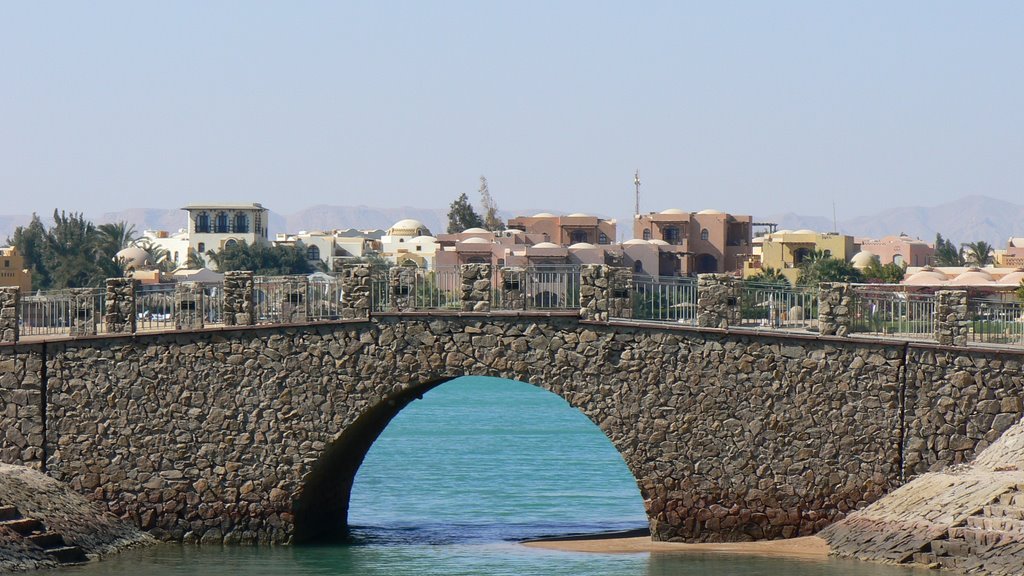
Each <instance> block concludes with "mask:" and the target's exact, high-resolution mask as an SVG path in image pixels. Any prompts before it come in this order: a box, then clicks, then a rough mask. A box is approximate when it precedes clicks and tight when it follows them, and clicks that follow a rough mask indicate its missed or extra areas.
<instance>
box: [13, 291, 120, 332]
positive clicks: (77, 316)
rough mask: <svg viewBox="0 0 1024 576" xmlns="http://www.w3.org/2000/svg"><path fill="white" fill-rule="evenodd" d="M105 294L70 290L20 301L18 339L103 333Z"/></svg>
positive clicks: (30, 296)
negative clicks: (23, 337) (20, 336)
mask: <svg viewBox="0 0 1024 576" xmlns="http://www.w3.org/2000/svg"><path fill="white" fill-rule="evenodd" d="M105 297H106V291H105V289H103V288H70V289H64V290H47V291H39V292H36V293H34V294H30V295H26V296H23V297H21V298H20V303H19V306H18V327H19V332H20V334H21V335H22V336H59V335H70V336H76V335H89V334H103V333H105V332H106V327H105V324H104V322H103V314H104V310H105Z"/></svg>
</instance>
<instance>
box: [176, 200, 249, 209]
mask: <svg viewBox="0 0 1024 576" xmlns="http://www.w3.org/2000/svg"><path fill="white" fill-rule="evenodd" d="M218 209H221V210H266V208H264V207H263V205H262V204H260V203H259V202H253V203H252V204H189V205H188V206H185V207H184V208H182V210H218Z"/></svg>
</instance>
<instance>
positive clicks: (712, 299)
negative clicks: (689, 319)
mask: <svg viewBox="0 0 1024 576" xmlns="http://www.w3.org/2000/svg"><path fill="white" fill-rule="evenodd" d="M739 323H740V298H739V292H738V289H737V283H736V279H735V278H733V277H732V276H730V275H728V274H698V275H697V326H703V327H706V328H728V327H729V326H735V325H738V324H739Z"/></svg>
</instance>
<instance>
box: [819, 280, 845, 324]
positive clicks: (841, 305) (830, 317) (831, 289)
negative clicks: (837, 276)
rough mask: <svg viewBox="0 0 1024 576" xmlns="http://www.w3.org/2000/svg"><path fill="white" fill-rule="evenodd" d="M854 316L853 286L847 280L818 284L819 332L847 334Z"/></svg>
mask: <svg viewBox="0 0 1024 576" xmlns="http://www.w3.org/2000/svg"><path fill="white" fill-rule="evenodd" d="M852 318H853V288H852V287H850V285H849V284H847V283H846V282H822V283H820V284H818V332H819V333H820V334H824V335H826V336H846V335H848V334H849V333H850V328H851V327H852V322H851V319H852Z"/></svg>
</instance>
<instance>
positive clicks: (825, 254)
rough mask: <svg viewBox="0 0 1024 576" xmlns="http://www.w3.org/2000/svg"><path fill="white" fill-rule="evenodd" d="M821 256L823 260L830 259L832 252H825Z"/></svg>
mask: <svg viewBox="0 0 1024 576" xmlns="http://www.w3.org/2000/svg"><path fill="white" fill-rule="evenodd" d="M821 255H822V256H824V257H825V258H831V257H832V251H831V250H825V251H824V252H822V253H821Z"/></svg>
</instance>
